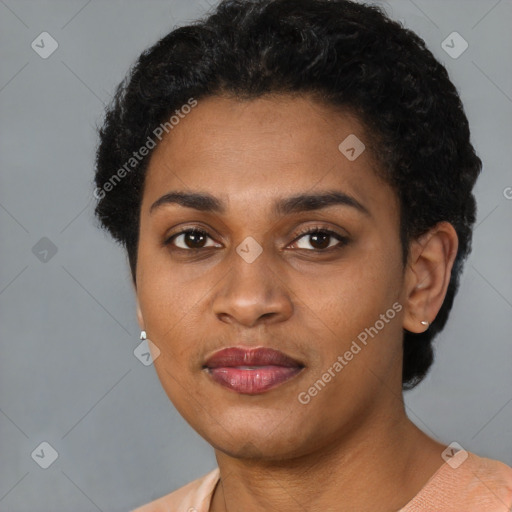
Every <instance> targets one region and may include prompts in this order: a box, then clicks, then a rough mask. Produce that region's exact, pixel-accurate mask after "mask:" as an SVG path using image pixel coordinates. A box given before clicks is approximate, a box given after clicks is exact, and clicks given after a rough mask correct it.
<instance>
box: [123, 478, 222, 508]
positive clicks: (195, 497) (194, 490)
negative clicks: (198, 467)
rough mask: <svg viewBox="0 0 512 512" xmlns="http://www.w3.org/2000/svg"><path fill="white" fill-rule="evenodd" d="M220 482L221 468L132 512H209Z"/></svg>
mask: <svg viewBox="0 0 512 512" xmlns="http://www.w3.org/2000/svg"><path fill="white" fill-rule="evenodd" d="M218 480H219V468H215V469H214V470H212V471H210V472H209V473H207V474H206V475H203V476H202V477H200V478H198V479H196V480H193V481H192V482H189V483H188V484H186V485H184V486H183V487H180V488H179V489H176V490H175V491H173V492H171V493H169V494H166V495H165V496H162V497H161V498H158V499H157V500H154V501H152V502H150V503H147V504H146V505H143V506H141V507H139V508H137V509H135V510H133V511H132V512H174V511H179V512H181V511H184V512H187V511H188V510H195V511H196V512H203V511H204V512H207V511H208V508H209V504H210V499H211V495H212V493H213V490H214V488H215V485H216V484H217V482H218Z"/></svg>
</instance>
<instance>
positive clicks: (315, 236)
mask: <svg viewBox="0 0 512 512" xmlns="http://www.w3.org/2000/svg"><path fill="white" fill-rule="evenodd" d="M310 236H311V238H312V240H315V242H313V243H312V244H311V245H313V247H315V243H316V244H317V245H319V247H318V246H317V247H315V248H316V249H325V248H326V247H328V246H329V237H330V235H328V234H327V233H314V234H312V235H310ZM318 238H323V241H322V242H318Z"/></svg>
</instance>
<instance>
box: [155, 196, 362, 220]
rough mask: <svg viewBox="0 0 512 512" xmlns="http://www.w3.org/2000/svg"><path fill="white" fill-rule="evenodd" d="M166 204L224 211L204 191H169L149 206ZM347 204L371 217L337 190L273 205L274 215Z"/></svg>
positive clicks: (359, 205) (214, 211) (360, 205)
mask: <svg viewBox="0 0 512 512" xmlns="http://www.w3.org/2000/svg"><path fill="white" fill-rule="evenodd" d="M167 204H178V205H180V206H184V207H186V208H193V209H195V210H199V211H203V212H212V213H219V214H223V213H225V212H226V206H225V204H224V203H223V202H222V201H221V200H219V199H218V198H216V197H214V196H212V195H210V194H206V193H204V194H203V193H191V192H178V191H177V192H169V193H167V194H165V195H163V196H162V197H160V198H159V199H157V200H156V201H155V202H154V203H153V204H152V205H151V207H150V208H149V213H150V214H151V213H153V212H154V211H155V210H157V209H158V208H160V207H162V206H164V205H167ZM336 205H338V206H349V207H351V208H354V209H355V210H358V211H359V212H360V213H363V214H365V215H367V216H369V217H371V213H370V212H369V210H368V209H367V208H366V207H365V206H364V205H363V204H361V203H360V202H359V201H358V200H357V199H355V198H354V197H352V196H350V195H348V194H345V193H344V192H341V191H339V190H328V191H325V192H320V193H316V194H298V195H295V196H290V197H286V198H283V199H278V200H277V201H276V202H275V203H274V205H273V212H274V213H275V214H276V215H280V216H282V215H290V214H292V213H300V212H305V211H312V210H320V209H323V208H327V207H329V206H336Z"/></svg>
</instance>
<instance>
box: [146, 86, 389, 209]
mask: <svg viewBox="0 0 512 512" xmlns="http://www.w3.org/2000/svg"><path fill="white" fill-rule="evenodd" d="M344 141H348V142H347V143H344ZM340 144H341V149H340ZM363 144H364V146H366V148H367V149H364V150H363V151H362V153H361V154H360V155H359V156H357V158H355V159H352V158H348V157H347V155H348V156H350V157H351V156H352V155H353V154H354V152H349V153H346V152H344V151H346V150H347V149H349V150H351V149H352V148H350V147H348V148H347V145H348V146H355V150H356V151H357V152H359V151H361V148H363V147H364V146H363ZM369 146H370V144H369V141H368V140H367V137H366V134H365V131H364V129H363V126H362V124H361V123H360V122H359V120H358V119H357V118H356V117H355V116H354V115H351V114H350V113H348V112H346V113H344V112H341V111H340V110H339V109H335V108H333V107H329V106H328V105H325V104H321V103H318V102H316V101H314V100H313V99H312V98H311V97H308V96H286V95H280V96H268V97H263V98H258V99H253V100H237V99H232V98H226V97H209V98H206V99H202V100H199V101H198V104H197V106H196V107H194V108H193V109H192V110H191V111H190V113H188V114H186V115H184V116H183V117H182V118H181V119H180V121H179V123H178V124H176V125H175V126H174V127H173V128H172V130H171V131H169V133H168V134H166V135H165V136H164V137H163V139H162V141H161V142H160V143H159V145H158V146H157V148H156V149H155V150H154V152H153V154H152V156H151V160H150V163H149V166H148V170H147V174H146V186H145V194H144V196H145V197H144V199H143V208H144V207H145V206H146V207H148V203H149V202H150V201H154V200H156V199H158V197H159V196H160V195H162V194H165V193H166V192H168V191H170V190H173V189H180V190H183V189H189V190H191V191H199V190H200V191H203V192H204V191H208V192H209V193H211V194H212V195H215V196H217V197H220V198H225V199H226V201H227V202H229V201H232V202H233V201H236V200H239V201H241V202H245V203H246V205H248V204H254V203H256V202H258V199H259V198H266V197H269V194H271V195H275V196H276V197H277V196H281V195H292V194H296V193H301V192H302V193H303V192H304V191H314V190H315V188H318V189H332V188H335V187H337V188H338V189H341V190H343V191H344V192H346V193H350V194H352V195H354V196H356V197H357V198H358V199H360V200H361V202H364V201H365V200H368V199H369V198H372V201H375V200H378V199H379V198H380V199H381V200H383V201H387V202H388V204H389V199H390V197H389V194H390V193H391V194H392V191H391V190H390V189H389V187H388V186H387V184H385V183H384V182H383V181H382V180H381V179H380V178H379V177H378V175H377V173H376V172H375V167H376V165H377V164H376V163H375V161H374V158H373V157H372V154H371V151H370V150H369V149H368V148H369ZM386 195H387V197H386ZM392 195H393V194H392Z"/></svg>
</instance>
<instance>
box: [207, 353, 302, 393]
mask: <svg viewBox="0 0 512 512" xmlns="http://www.w3.org/2000/svg"><path fill="white" fill-rule="evenodd" d="M203 368H204V369H205V370H206V372H207V373H208V375H209V376H210V377H211V378H212V379H213V380H214V381H215V382H217V383H218V384H220V385H222V386H224V387H226V388H228V389H231V390H233V391H236V392H238V393H242V394H249V395H254V394H259V393H264V392H265V391H268V390H270V389H273V388H275V387H277V386H279V385H281V384H283V383H284V382H286V381H288V380H289V379H291V378H292V377H294V376H295V375H297V374H298V373H300V372H301V370H302V369H303V368H304V365H303V364H302V363H300V362H299V361H297V360H295V359H293V358H291V357H289V356H287V355H286V354H284V353H283V352H281V351H279V350H275V349H271V348H263V347H259V348H253V349H247V348H242V347H229V348H226V349H223V350H220V351H218V352H215V354H213V355H212V356H211V357H209V358H208V359H207V361H206V363H205V365H204V366H203Z"/></svg>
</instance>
